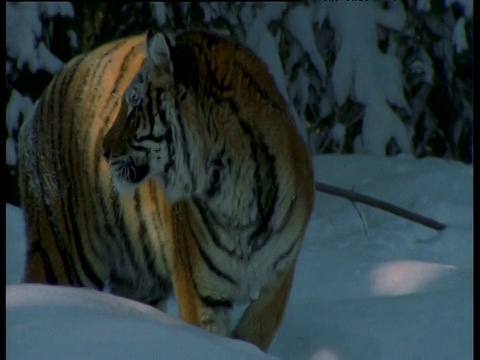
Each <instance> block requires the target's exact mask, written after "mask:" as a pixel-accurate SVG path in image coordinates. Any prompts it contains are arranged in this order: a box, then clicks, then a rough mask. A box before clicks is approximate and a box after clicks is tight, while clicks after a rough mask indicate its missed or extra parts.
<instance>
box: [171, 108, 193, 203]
mask: <svg viewBox="0 0 480 360" xmlns="http://www.w3.org/2000/svg"><path fill="white" fill-rule="evenodd" d="M175 108H176V114H177V118H176V119H175V125H176V129H177V130H178V131H176V132H175V134H176V135H177V134H178V133H179V134H178V135H177V139H176V140H177V141H175V143H176V146H181V147H182V155H183V156H185V165H186V168H187V171H188V178H189V179H191V181H192V193H193V194H194V193H195V190H196V188H197V182H196V177H194V176H193V175H192V169H191V164H190V151H189V147H188V141H187V137H186V135H185V128H184V126H183V121H182V119H181V118H180V113H179V111H178V102H175ZM178 136H179V138H178Z"/></svg>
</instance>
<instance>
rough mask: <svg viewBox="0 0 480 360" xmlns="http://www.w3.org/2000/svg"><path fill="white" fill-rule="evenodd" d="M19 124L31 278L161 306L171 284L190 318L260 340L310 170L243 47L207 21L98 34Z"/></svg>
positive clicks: (288, 262) (280, 304)
mask: <svg viewBox="0 0 480 360" xmlns="http://www.w3.org/2000/svg"><path fill="white" fill-rule="evenodd" d="M20 137H21V140H20V143H19V149H20V150H21V151H22V154H20V155H21V156H20V173H21V186H22V203H23V206H24V208H25V209H26V219H27V226H28V237H29V242H30V244H29V255H28V262H27V269H26V280H27V281H41V282H48V283H53V284H55V283H58V284H70V285H74V286H89V287H94V288H97V289H99V290H105V289H107V290H109V291H111V292H112V293H115V294H118V295H122V296H126V297H130V298H132V299H136V300H139V301H142V302H145V303H148V304H152V305H156V306H158V307H160V308H161V309H165V306H164V305H165V299H166V296H167V295H168V293H169V292H170V289H171V288H172V287H173V292H174V294H175V296H176V298H177V300H178V304H179V310H180V316H181V317H182V318H183V319H184V320H185V321H187V322H190V323H192V324H194V325H197V326H199V327H202V328H204V329H206V330H208V331H210V332H213V333H217V334H221V335H228V336H232V337H235V338H240V339H243V340H246V341H249V342H252V343H254V344H256V345H257V346H259V347H260V348H262V349H267V348H268V345H269V344H270V342H271V341H272V339H273V337H274V335H275V333H276V330H277V329H278V326H279V325H280V322H281V319H282V316H283V313H284V310H285V307H286V303H287V299H288V296H289V292H290V288H291V281H292V278H293V273H294V267H295V262H296V258H297V255H298V252H299V251H300V248H301V242H302V238H303V234H304V231H305V227H306V224H307V222H308V219H309V216H310V213H311V208H312V201H313V172H312V167H311V159H310V154H309V151H308V149H307V147H306V145H305V144H304V143H303V141H302V139H301V138H300V136H299V135H298V133H297V132H296V130H295V127H294V125H293V123H292V121H291V119H290V115H289V113H288V107H287V105H286V103H285V101H284V100H283V99H282V97H281V95H280V94H279V92H278V90H277V88H276V86H275V83H274V81H273V78H272V77H271V75H270V74H269V73H268V69H267V67H266V65H265V64H264V63H263V62H262V61H261V60H260V59H258V58H257V57H256V56H255V55H254V54H253V52H251V51H250V50H248V49H246V48H245V47H243V46H242V45H240V44H238V43H237V42H235V41H233V40H231V39H227V38H223V37H220V36H218V35H214V34H211V33H208V32H205V31H190V32H185V33H182V34H179V35H178V36H167V35H164V34H157V35H153V34H152V33H150V32H149V33H148V34H147V37H146V38H145V37H133V38H129V39H123V40H119V41H117V42H113V43H111V44H107V45H105V46H104V47H101V48H99V49H97V50H95V51H93V52H91V53H90V54H87V55H84V56H81V57H78V58H76V59H74V60H72V61H71V62H70V63H69V64H68V65H67V66H66V67H65V68H64V70H62V72H61V73H59V74H58V75H57V76H56V78H55V79H54V80H53V81H52V84H51V85H50V86H49V88H48V89H47V90H46V92H45V94H44V95H43V98H42V99H41V101H40V103H39V105H38V109H37V112H36V115H35V118H34V119H33V121H32V122H30V123H26V124H25V125H24V126H22V129H21V134H20ZM39 138H41V139H44V141H42V142H39V141H38V140H37V139H39ZM102 147H103V148H102ZM102 153H103V156H104V157H105V159H107V160H108V161H105V160H104V159H102ZM244 303H248V304H249V305H248V307H247V308H246V310H245V312H244V313H243V315H242V317H241V318H240V320H239V322H238V323H237V324H236V325H235V326H234V327H233V328H230V326H229V313H230V310H231V308H232V306H233V305H236V304H244Z"/></svg>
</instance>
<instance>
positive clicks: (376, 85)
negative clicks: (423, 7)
mask: <svg viewBox="0 0 480 360" xmlns="http://www.w3.org/2000/svg"><path fill="white" fill-rule="evenodd" d="M328 17H329V21H330V23H331V25H332V27H333V28H334V29H335V42H336V47H337V57H336V59H335V64H334V65H333V69H332V85H333V91H334V95H335V100H336V102H337V104H338V105H339V106H340V105H342V104H343V103H344V102H345V101H346V100H347V98H348V97H352V99H354V100H355V101H358V102H360V103H362V104H364V105H365V117H364V118H363V127H362V140H363V143H362V151H363V152H365V153H368V154H375V155H383V154H385V147H386V145H387V144H388V143H389V141H390V140H391V139H392V138H393V139H394V140H395V141H396V144H397V146H398V147H399V148H400V150H401V151H402V152H406V153H411V151H412V146H411V139H410V137H409V134H408V131H407V129H406V126H405V124H403V122H402V121H401V120H400V119H399V117H398V116H397V115H396V114H395V112H394V111H393V110H392V109H391V107H390V104H394V105H397V106H399V107H402V108H404V109H405V110H407V111H409V109H408V106H407V101H406V100H405V97H404V94H403V82H402V81H401V79H402V78H403V77H402V66H401V64H400V61H399V59H398V58H396V56H395V55H394V54H393V49H389V51H388V52H387V53H386V54H383V53H381V52H380V50H379V48H378V41H377V28H378V26H379V25H382V26H384V27H388V28H389V29H394V30H401V28H402V27H403V24H404V23H405V11H404V9H403V6H402V5H401V4H400V2H396V3H394V4H392V6H391V7H390V8H389V9H381V8H380V7H379V5H378V4H377V3H376V2H355V1H354V2H348V1H339V2H334V3H331V4H330V7H329V15H328ZM392 42H393V43H394V41H393V39H392Z"/></svg>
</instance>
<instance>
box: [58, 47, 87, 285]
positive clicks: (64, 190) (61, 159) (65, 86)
mask: <svg viewBox="0 0 480 360" xmlns="http://www.w3.org/2000/svg"><path fill="white" fill-rule="evenodd" d="M84 58H85V55H84V56H79V57H77V58H76V59H75V61H74V62H72V63H70V64H69V65H68V71H66V72H63V73H62V75H63V79H62V82H61V84H60V85H59V86H56V87H57V88H58V94H57V101H54V102H53V103H56V102H58V106H59V113H58V114H57V116H56V117H55V115H54V113H53V112H52V113H51V114H52V116H53V117H54V118H56V119H64V118H65V107H66V106H67V104H68V102H67V94H68V90H69V86H70V83H71V81H72V78H73V77H74V76H75V73H76V71H77V69H78V67H79V66H80V65H81V63H82V61H83V59H84ZM64 126H65V125H63V126H62V125H60V126H59V124H58V123H57V122H55V121H51V130H50V131H51V136H52V139H54V138H55V134H56V135H57V137H56V138H57V139H56V142H57V144H58V145H55V144H54V145H53V147H54V148H55V149H56V150H57V151H52V152H51V154H52V157H54V161H53V167H54V174H56V175H57V176H59V177H61V176H62V175H61V174H62V173H64V172H66V173H67V174H68V172H69V166H68V158H65V155H66V151H65V150H66V149H65V148H64V146H65V144H64V143H63V142H67V145H66V148H67V149H68V148H69V147H71V146H72V145H71V142H72V141H71V138H68V139H67V137H66V136H63V134H62V133H63V128H64ZM70 127H74V126H71V125H70ZM60 165H62V168H60ZM67 174H65V176H64V177H63V179H72V178H71V177H69V176H68V175H67ZM63 179H59V181H58V182H57V186H58V191H59V193H60V194H62V200H61V201H60V207H61V212H60V213H61V216H62V217H63V224H64V230H65V233H66V236H65V237H64V238H63V239H64V240H65V241H71V240H72V239H73V238H74V237H76V236H81V234H80V233H74V232H72V231H71V226H70V225H71V223H72V222H73V221H75V220H74V219H75V217H76V215H75V214H77V212H71V211H70V212H67V211H66V209H65V203H68V204H71V202H72V201H71V199H70V198H69V197H70V195H71V191H70V186H71V182H70V181H68V182H67V181H63ZM73 181H75V180H73V179H72V182H73ZM64 185H65V187H64ZM65 197H67V198H65ZM61 240H62V239H58V241H61ZM69 246H71V245H69ZM66 255H67V256H68V259H69V263H70V264H72V265H71V266H70V267H69V269H68V270H69V271H71V272H72V276H73V277H74V278H75V279H76V281H75V283H76V284H82V280H81V279H80V276H79V275H78V273H77V268H76V266H75V265H74V264H75V263H74V261H73V260H72V256H73V254H71V253H67V254H66Z"/></svg>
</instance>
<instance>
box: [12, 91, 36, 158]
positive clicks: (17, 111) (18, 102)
mask: <svg viewBox="0 0 480 360" xmlns="http://www.w3.org/2000/svg"><path fill="white" fill-rule="evenodd" d="M33 110H34V105H33V103H32V101H31V100H30V98H29V97H28V96H23V95H22V94H20V93H19V92H18V91H16V90H13V91H12V94H11V96H10V100H9V101H8V105H7V109H6V111H5V112H6V124H7V135H8V136H7V140H6V145H5V150H6V151H5V155H6V163H7V164H8V165H15V164H16V163H17V151H16V140H15V136H16V133H17V132H18V126H19V124H20V121H19V118H20V117H22V118H23V119H24V120H25V119H29V118H30V117H31V116H32V114H33Z"/></svg>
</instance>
